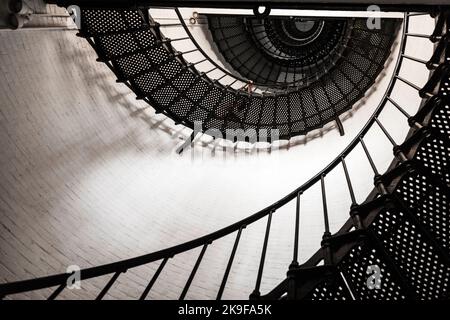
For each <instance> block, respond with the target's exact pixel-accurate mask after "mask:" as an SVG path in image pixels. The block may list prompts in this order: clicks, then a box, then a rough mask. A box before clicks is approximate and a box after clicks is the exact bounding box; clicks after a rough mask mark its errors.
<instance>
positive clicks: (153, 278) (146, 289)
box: [139, 258, 169, 300]
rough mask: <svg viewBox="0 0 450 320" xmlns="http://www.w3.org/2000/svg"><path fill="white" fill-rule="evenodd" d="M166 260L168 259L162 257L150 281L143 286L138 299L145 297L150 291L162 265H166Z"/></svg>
mask: <svg viewBox="0 0 450 320" xmlns="http://www.w3.org/2000/svg"><path fill="white" fill-rule="evenodd" d="M167 260H169V258H164V260H163V261H162V262H161V264H160V265H159V267H158V269H157V270H156V272H155V274H154V275H153V277H152V279H151V280H150V282H149V283H148V285H147V287H146V288H145V290H144V292H143V293H142V295H141V297H140V298H139V300H145V298H146V297H147V295H148V293H149V292H150V290H151V289H152V287H153V285H154V284H155V282H156V280H157V279H158V277H159V274H160V273H161V271H162V270H163V268H164V266H165V265H166V263H167Z"/></svg>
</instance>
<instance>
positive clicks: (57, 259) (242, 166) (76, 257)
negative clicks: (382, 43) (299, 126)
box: [0, 17, 433, 299]
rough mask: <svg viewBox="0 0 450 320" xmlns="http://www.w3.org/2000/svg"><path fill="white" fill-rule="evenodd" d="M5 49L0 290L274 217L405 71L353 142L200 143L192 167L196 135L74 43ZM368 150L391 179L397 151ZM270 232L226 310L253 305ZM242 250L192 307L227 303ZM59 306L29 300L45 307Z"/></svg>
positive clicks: (303, 249) (135, 288) (307, 226)
mask: <svg viewBox="0 0 450 320" xmlns="http://www.w3.org/2000/svg"><path fill="white" fill-rule="evenodd" d="M413 19H416V20H417V21H418V22H417V23H413V25H412V29H414V26H416V25H417V26H418V27H416V28H417V30H415V31H414V32H420V33H427V32H430V30H432V28H433V24H432V21H431V19H428V20H423V21H419V20H422V19H424V18H419V17H418V18H413ZM0 43H1V44H2V45H1V46H0V68H1V74H0V77H1V78H0V84H1V85H0V96H1V97H2V98H1V99H0V147H1V149H2V152H1V153H0V166H1V170H0V175H1V176H0V229H1V231H0V237H1V239H0V242H1V243H0V257H1V258H0V282H9V281H14V280H23V279H27V278H33V277H36V276H43V275H48V274H53V273H60V272H65V270H66V267H67V266H68V265H73V264H75V265H79V266H80V267H82V268H84V267H89V266H94V265H99V264H103V263H109V262H113V261H117V260H121V259H125V258H130V257H134V256H137V255H141V254H144V253H149V252H152V251H155V250H158V249H162V248H166V247H168V246H171V245H175V244H179V243H181V242H184V241H187V240H191V239H193V238H196V237H198V236H201V235H204V234H206V233H209V232H212V231H215V230H217V229H218V228H221V227H224V226H226V225H229V224H231V223H233V222H236V221H237V220H240V219H242V218H244V217H246V216H248V215H250V214H252V213H254V212H256V211H258V210H260V209H262V208H264V207H266V206H267V205H269V204H271V203H272V202H274V201H276V200H278V199H279V198H281V197H282V196H284V195H286V194H287V193H288V192H290V191H292V190H293V189H295V188H296V187H298V186H299V185H300V184H302V183H303V182H305V181H306V180H307V179H309V178H310V177H311V176H313V175H314V174H315V173H317V172H318V171H319V170H320V169H322V168H323V167H324V166H325V165H326V164H327V163H329V162H330V161H331V160H332V159H333V158H334V157H336V155H337V154H338V153H339V152H340V151H342V149H343V148H344V147H345V146H346V145H347V144H348V143H349V141H351V140H352V139H353V138H354V137H355V135H356V134H357V133H358V132H359V130H360V129H361V128H362V126H363V125H364V123H365V122H366V120H367V119H368V117H369V116H370V114H371V113H372V112H373V110H374V108H375V107H376V106H377V105H378V103H379V101H380V99H381V97H382V96H383V94H384V92H385V89H386V87H387V83H388V81H389V79H390V74H391V73H392V69H393V67H394V64H395V63H394V62H395V61H394V62H391V63H389V65H388V66H387V69H386V74H385V75H383V76H381V77H380V79H379V81H378V83H377V85H376V88H375V89H374V90H373V92H371V94H370V95H369V96H368V98H367V99H365V100H364V101H363V103H362V105H361V106H360V107H359V108H358V110H357V111H355V112H350V113H348V114H347V115H346V117H347V118H348V119H346V120H345V121H344V127H345V131H346V135H345V136H344V137H340V136H339V134H338V132H337V129H335V128H331V129H330V130H329V131H328V132H325V131H326V130H325V131H323V130H322V131H316V132H314V133H311V134H310V135H308V136H307V137H306V139H305V138H297V139H295V140H294V141H292V142H291V143H290V146H289V147H287V146H286V145H284V147H283V148H281V149H280V150H274V151H272V152H270V153H269V152H266V151H260V152H259V153H256V151H253V152H248V151H245V150H242V149H241V148H238V150H237V151H236V152H234V151H233V150H232V148H231V149H228V150H226V151H222V150H219V149H216V152H215V154H214V155H212V154H211V152H210V150H211V149H210V146H202V145H201V144H200V143H197V144H196V146H195V147H194V149H192V150H193V152H194V156H193V153H192V152H191V151H192V150H188V151H187V152H185V153H184V154H182V155H181V156H179V155H177V154H176V153H175V149H176V147H177V146H179V145H180V144H181V143H182V139H181V138H183V139H184V138H185V137H186V136H187V135H189V134H190V132H189V130H187V129H183V128H181V127H179V126H175V125H174V124H173V122H172V121H171V120H170V119H166V118H164V117H162V116H160V115H155V114H154V112H153V109H152V108H150V107H148V106H147V105H146V104H145V103H142V102H141V101H137V100H135V98H134V95H133V94H132V93H131V92H130V91H129V90H128V88H126V87H125V86H123V85H121V84H116V83H115V77H114V75H113V74H112V73H111V72H110V71H109V69H107V67H105V66H104V65H103V64H101V63H96V62H95V58H96V55H95V53H94V52H93V50H92V49H91V48H90V47H89V45H88V44H87V43H86V41H85V40H84V39H80V38H77V37H76V36H75V32H74V31H52V30H47V31H45V30H21V31H15V32H13V31H0ZM396 48H397V49H398V46H396ZM407 51H408V54H409V55H413V56H416V57H421V58H424V59H427V58H428V57H429V56H430V54H431V52H432V46H431V44H430V43H428V42H427V41H424V40H420V39H417V40H414V41H413V42H410V43H409V44H408V48H407ZM395 54H396V53H395V52H394V54H393V55H394V56H395ZM402 75H403V76H404V77H405V78H408V79H411V80H412V81H414V82H415V83H417V84H418V85H421V84H424V83H425V81H426V79H427V77H428V72H427V70H426V69H425V68H424V67H423V66H421V65H420V64H418V63H415V62H405V64H404V68H402ZM394 98H395V99H396V100H397V101H398V102H399V103H400V104H401V105H402V106H404V107H405V109H407V110H408V111H409V112H411V113H412V114H414V111H415V110H416V109H417V107H418V105H419V102H420V100H419V99H418V98H417V94H416V93H415V92H414V91H413V90H411V89H410V88H408V87H406V86H404V85H402V84H399V85H398V86H397V87H396V89H395V90H394ZM380 120H381V121H382V122H383V123H384V124H385V125H386V127H387V128H388V130H389V131H390V132H392V133H393V135H394V137H395V138H396V139H397V141H398V142H401V141H403V139H404V137H405V136H406V133H407V130H408V127H407V126H406V121H405V119H404V118H402V116H401V114H400V113H399V112H398V111H397V110H396V109H395V108H394V107H392V106H388V107H387V110H386V113H384V114H383V116H382V117H380ZM400 124H401V125H400ZM314 135H318V137H316V138H315V139H310V138H309V137H312V136H314ZM205 141H206V140H205ZM366 143H367V145H368V147H369V149H370V150H371V152H372V153H373V156H374V158H375V161H376V164H377V165H378V167H379V169H380V171H383V170H385V169H386V168H387V166H388V164H389V163H390V161H391V160H392V158H393V156H392V152H391V149H392V148H391V146H390V145H389V142H388V141H387V140H386V139H384V138H383V137H382V135H381V134H380V132H374V133H373V134H369V135H368V137H367V140H366ZM360 151H361V150H358V152H354V153H353V154H352V155H351V156H350V157H349V158H348V160H347V164H348V166H349V168H350V174H351V177H352V180H353V184H354V187H355V190H356V193H357V197H358V200H359V201H363V200H364V199H365V197H366V196H367V195H368V193H369V192H370V190H371V189H372V177H371V176H372V175H368V172H370V167H369V165H368V163H367V161H366V160H365V158H364V156H363V153H362V152H360ZM326 181H327V197H328V200H329V214H330V222H331V227H332V230H333V231H337V229H338V228H339V227H340V226H341V225H342V224H343V223H344V222H345V221H346V219H347V217H348V208H349V204H350V200H349V196H348V192H347V189H346V185H345V183H344V176H343V173H342V170H336V171H335V172H334V173H332V174H330V175H329V176H327V179H326ZM301 205H302V211H301V229H300V258H301V261H304V260H305V259H307V258H308V257H309V256H311V254H313V253H314V252H315V251H316V250H317V249H318V247H319V242H320V238H321V236H322V232H323V219H322V209H321V198H320V190H319V188H318V186H316V187H314V188H312V189H311V190H309V191H308V192H307V193H305V195H304V196H303V199H302V204H301ZM294 206H295V204H294V203H290V204H289V205H287V206H286V207H285V208H283V209H281V210H279V212H277V213H276V214H274V217H273V224H272V232H271V235H270V242H269V249H268V255H267V260H266V261H267V264H266V266H265V269H264V277H263V283H262V288H261V289H262V290H261V291H262V292H263V293H264V292H266V291H267V290H269V289H271V288H272V287H273V286H274V285H276V284H277V283H279V282H280V281H281V280H282V279H284V277H285V272H286V271H287V266H288V265H289V263H290V261H291V259H292V239H293V222H294ZM265 223H266V220H265V219H263V220H262V221H260V222H259V223H257V224H256V225H254V226H250V227H248V228H247V229H245V230H244V232H243V234H242V238H241V242H240V246H239V249H238V252H237V256H236V259H235V262H234V265H233V269H232V272H231V275H230V278H229V287H228V288H227V289H226V291H225V294H224V298H236V299H241V298H242V299H245V298H247V297H248V294H249V293H251V291H252V290H253V286H254V282H255V279H256V271H257V267H258V262H259V257H260V249H261V246H262V241H263V231H264V228H265ZM234 237H235V235H231V236H229V237H227V238H226V239H223V240H221V241H218V242H217V243H214V244H213V245H211V246H210V247H209V248H208V250H207V252H206V255H205V259H204V263H203V264H202V265H201V267H200V269H199V271H198V273H197V276H196V278H195V279H194V282H193V284H192V286H191V289H190V291H189V293H188V297H187V298H214V297H215V295H216V292H217V290H218V286H219V285H220V281H221V278H222V275H223V270H224V268H225V266H226V263H227V259H228V254H229V252H230V251H231V247H232V245H233V242H234ZM198 253H199V250H195V251H194V252H190V253H186V254H184V255H182V256H179V257H178V256H177V257H175V258H174V259H173V260H170V261H169V263H168V265H167V266H166V268H165V270H164V271H163V273H162V275H161V278H160V280H158V282H157V283H156V284H155V287H154V289H153V290H152V292H151V293H150V295H149V298H161V299H166V298H177V297H178V296H179V294H180V293H181V290H182V287H180V286H182V285H184V283H185V281H186V279H187V277H188V275H189V273H190V271H191V269H192V266H193V264H194V263H195V259H196V258H197V255H198ZM157 266H158V263H155V264H152V265H150V266H144V267H140V268H137V269H135V270H131V271H129V272H127V273H126V274H124V275H122V276H121V277H120V278H119V280H118V283H117V285H115V286H114V287H113V288H112V289H111V291H110V294H109V295H108V297H110V298H111V297H112V298H135V297H138V296H139V294H140V293H141V292H142V290H143V288H144V287H145V286H146V284H147V283H148V281H149V279H150V277H151V276H152V275H153V273H154V271H155V270H156V268H157ZM107 281H108V277H106V278H105V277H104V278H102V279H95V280H91V281H86V282H83V283H82V288H83V289H82V290H81V291H79V290H72V291H69V290H66V291H64V292H63V295H62V297H63V298H64V297H69V298H80V297H85V298H92V297H94V296H95V295H96V294H97V293H98V292H99V290H100V288H101V286H102V285H104V284H105V283H106V282H107ZM49 292H50V291H49V290H42V291H40V292H37V293H33V294H29V295H26V296H31V297H34V298H42V297H44V296H46V295H48V293H49ZM23 296H24V295H17V296H13V298H14V297H23Z"/></svg>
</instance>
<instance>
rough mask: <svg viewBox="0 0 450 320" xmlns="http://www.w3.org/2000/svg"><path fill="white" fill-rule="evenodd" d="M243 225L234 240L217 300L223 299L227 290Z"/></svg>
mask: <svg viewBox="0 0 450 320" xmlns="http://www.w3.org/2000/svg"><path fill="white" fill-rule="evenodd" d="M242 229H243V227H240V228H239V231H238V233H237V235H236V240H234V245H233V250H232V251H231V255H230V259H229V260H228V264H227V268H226V269H225V273H224V275H223V279H222V283H221V284H220V288H219V292H218V293H217V297H216V300H220V299H222V295H223V291H224V290H225V286H226V284H227V281H228V275H229V274H230V270H231V266H232V265H233V260H234V256H235V254H236V250H237V247H238V245H239V240H240V239H241V233H242Z"/></svg>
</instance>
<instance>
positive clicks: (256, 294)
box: [250, 210, 274, 299]
mask: <svg viewBox="0 0 450 320" xmlns="http://www.w3.org/2000/svg"><path fill="white" fill-rule="evenodd" d="M273 212H274V211H273V210H272V211H270V213H269V217H268V218H267V226H266V234H265V236H264V244H263V248H262V252H261V260H260V262H259V269H258V276H257V278H256V285H255V290H253V293H252V294H251V295H250V299H256V298H258V297H259V296H260V295H261V293H260V292H259V289H260V287H261V279H262V274H263V270H264V263H265V260H266V252H267V243H268V241H269V234H270V224H271V223H272V213H273Z"/></svg>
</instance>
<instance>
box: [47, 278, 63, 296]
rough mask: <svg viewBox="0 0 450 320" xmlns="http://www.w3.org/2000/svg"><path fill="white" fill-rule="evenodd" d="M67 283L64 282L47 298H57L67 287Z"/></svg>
mask: <svg viewBox="0 0 450 320" xmlns="http://www.w3.org/2000/svg"><path fill="white" fill-rule="evenodd" d="M66 285H67V283H66V282H64V283H63V284H61V285H60V286H59V287H58V288H56V290H55V291H53V293H52V294H51V295H50V296H49V297H48V298H47V300H55V299H56V297H57V296H59V294H60V293H61V292H62V291H63V290H64V289H65V288H66Z"/></svg>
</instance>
